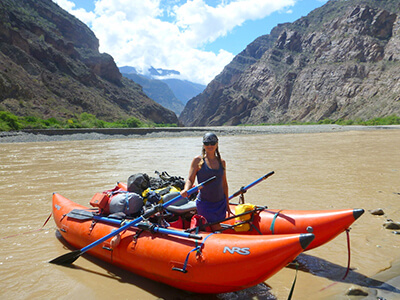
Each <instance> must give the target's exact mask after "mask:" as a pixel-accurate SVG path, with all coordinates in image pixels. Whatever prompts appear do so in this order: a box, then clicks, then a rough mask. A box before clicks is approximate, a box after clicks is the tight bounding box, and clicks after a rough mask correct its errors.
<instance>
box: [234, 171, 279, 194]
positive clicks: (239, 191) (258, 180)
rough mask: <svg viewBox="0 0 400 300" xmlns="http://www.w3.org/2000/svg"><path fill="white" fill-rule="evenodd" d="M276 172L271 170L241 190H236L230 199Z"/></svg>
mask: <svg viewBox="0 0 400 300" xmlns="http://www.w3.org/2000/svg"><path fill="white" fill-rule="evenodd" d="M274 173H275V172H274V171H272V172H269V173H268V174H265V175H264V176H262V177H260V178H258V179H257V180H256V181H254V182H252V183H250V184H249V185H247V186H244V187H241V188H240V190H238V191H237V192H235V193H234V194H233V195H231V196H229V200H231V199H232V198H235V197H236V196H239V195H241V194H244V193H246V192H247V190H248V189H249V188H251V187H253V186H255V185H256V184H258V183H260V182H261V181H263V180H265V179H267V178H268V177H269V176H271V175H273V174H274Z"/></svg>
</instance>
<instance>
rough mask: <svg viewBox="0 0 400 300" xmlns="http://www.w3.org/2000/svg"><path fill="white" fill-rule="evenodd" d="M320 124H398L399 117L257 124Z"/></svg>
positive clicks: (399, 121) (399, 122)
mask: <svg viewBox="0 0 400 300" xmlns="http://www.w3.org/2000/svg"><path fill="white" fill-rule="evenodd" d="M321 124H336V125H343V126H346V125H364V126H377V125H399V124H400V117H398V116H396V115H391V116H387V117H379V118H373V119H370V120H367V121H364V120H361V119H356V120H344V119H338V120H332V119H324V120H321V121H319V122H298V121H292V122H289V123H277V124H272V123H261V124H258V125H259V126H264V125H265V126H266V125H269V126H273V125H321ZM250 126H251V125H250Z"/></svg>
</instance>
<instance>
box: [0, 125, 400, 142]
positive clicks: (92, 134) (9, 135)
mask: <svg viewBox="0 0 400 300" xmlns="http://www.w3.org/2000/svg"><path fill="white" fill-rule="evenodd" d="M393 129H400V125H387V126H358V125H352V126H340V125H281V126H220V127H158V128H104V129H58V130H53V129H41V130H23V131H11V132H0V143H29V142H53V141H70V140H103V139H126V138H139V137H144V138H157V137H177V136H181V137H187V136H201V135H203V134H204V133H205V132H208V131H213V132H215V133H217V134H218V135H239V134H298V133H322V132H343V131H361V130H363V131H364V130H393Z"/></svg>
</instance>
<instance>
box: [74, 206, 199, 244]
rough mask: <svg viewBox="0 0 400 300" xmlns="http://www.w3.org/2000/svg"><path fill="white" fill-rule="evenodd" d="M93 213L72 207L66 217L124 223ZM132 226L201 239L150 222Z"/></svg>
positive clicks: (154, 231)
mask: <svg viewBox="0 0 400 300" xmlns="http://www.w3.org/2000/svg"><path fill="white" fill-rule="evenodd" d="M94 213H95V211H90V210H84V209H73V210H71V211H70V212H69V213H67V217H69V218H73V219H75V220H80V221H87V220H96V221H100V222H104V223H110V224H113V225H117V226H121V224H122V225H123V224H125V223H122V222H123V220H118V219H113V218H108V217H102V216H98V215H95V214H94ZM133 227H137V228H140V229H143V230H147V231H150V232H151V233H163V234H168V235H175V236H180V237H184V238H189V239H195V240H201V239H202V238H203V237H202V236H201V235H196V234H191V233H187V232H183V231H180V230H174V229H168V228H163V227H159V226H157V225H155V224H152V223H142V222H141V223H138V224H136V225H134V226H133Z"/></svg>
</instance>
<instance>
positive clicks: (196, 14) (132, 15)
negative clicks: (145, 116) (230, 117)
mask: <svg viewBox="0 0 400 300" xmlns="http://www.w3.org/2000/svg"><path fill="white" fill-rule="evenodd" d="M53 1H54V2H56V3H57V4H58V5H60V6H61V7H62V8H63V9H65V10H67V11H68V12H69V13H71V14H73V15H75V16H76V17H77V18H78V19H80V20H81V21H82V22H84V23H85V24H87V25H88V26H89V27H90V28H91V29H92V31H93V32H94V33H95V34H96V36H97V38H98V39H99V41H100V49H99V50H100V52H106V53H108V54H110V55H111V56H113V57H114V60H115V62H116V63H117V65H118V66H119V67H122V66H133V67H135V68H137V69H138V70H139V71H141V72H142V73H146V71H147V69H148V68H149V67H150V66H153V67H155V68H163V69H173V70H177V71H179V72H181V79H187V80H190V81H193V82H197V83H202V84H207V83H209V82H210V81H211V80H212V79H213V78H214V77H215V76H216V75H218V74H219V73H220V72H221V71H222V69H223V68H224V66H226V65H227V64H228V63H229V62H230V61H231V60H232V59H233V57H234V56H235V55H237V54H238V53H240V52H241V51H242V50H244V49H245V48H246V46H247V45H248V44H249V43H251V42H252V41H253V40H254V39H256V38H257V37H259V36H261V35H264V34H268V33H270V31H271V29H272V28H273V27H275V26H276V25H277V24H279V23H285V22H293V21H295V20H297V19H299V18H300V17H302V16H306V15H307V14H308V13H309V12H311V11H312V10H313V9H315V8H317V7H320V6H322V5H323V4H325V3H326V2H327V1H326V0H53Z"/></svg>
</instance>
